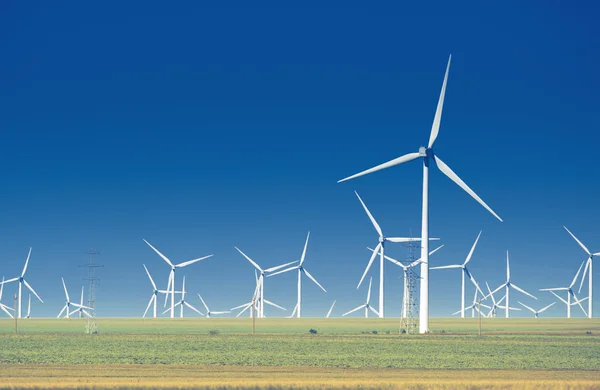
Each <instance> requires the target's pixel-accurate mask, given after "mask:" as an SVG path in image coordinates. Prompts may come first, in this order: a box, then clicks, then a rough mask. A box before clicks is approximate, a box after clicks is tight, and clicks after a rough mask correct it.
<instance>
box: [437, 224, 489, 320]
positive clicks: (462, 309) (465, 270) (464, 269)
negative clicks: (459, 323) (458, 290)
mask: <svg viewBox="0 0 600 390" xmlns="http://www.w3.org/2000/svg"><path fill="white" fill-rule="evenodd" d="M479 237H481V232H479V234H478V235H477V238H476V239H475V242H474V243H473V246H472V247H471V250H470V251H469V254H468V255H467V258H466V259H465V262H464V263H462V264H455V265H444V266H441V267H431V268H430V269H448V268H460V269H462V272H461V276H462V295H461V297H460V298H461V299H460V318H465V276H466V277H468V278H469V279H470V280H471V283H473V285H474V286H475V289H476V290H479V292H480V293H481V295H482V296H485V294H484V293H483V291H481V289H480V288H479V285H478V284H477V282H476V281H475V278H473V275H471V273H470V272H469V270H468V268H467V263H468V262H469V261H470V260H471V257H472V256H473V252H474V251H475V247H476V246H477V242H478V241H479Z"/></svg>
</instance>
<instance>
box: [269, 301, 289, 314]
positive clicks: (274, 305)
mask: <svg viewBox="0 0 600 390" xmlns="http://www.w3.org/2000/svg"><path fill="white" fill-rule="evenodd" d="M264 301H265V303H266V304H267V305H271V306H273V307H276V308H278V309H281V310H285V311H287V309H286V308H284V307H281V306H279V305H276V304H274V303H273V302H271V301H267V300H266V299H265V300H264Z"/></svg>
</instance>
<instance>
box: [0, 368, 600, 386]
mask: <svg viewBox="0 0 600 390" xmlns="http://www.w3.org/2000/svg"><path fill="white" fill-rule="evenodd" d="M599 383H600V373H599V372H598V371H547V370H539V371H530V370H523V371H506V370H470V371H451V370H389V369H360V370H357V369H341V368H319V367H317V368H315V367H277V368H272V367H230V366H219V367H214V366H209V367H206V366H160V365H159V366H149V365H135V366H132V365H91V366H87V365H75V366H73V365H58V366H57V365H48V366H31V365H0V386H2V387H4V388H114V387H120V388H232V389H235V388H265V389H283V388H316V389H321V388H327V389H330V388H357V387H361V388H409V389H429V388H431V389H510V388H515V389H531V390H533V389H540V390H541V389H549V388H553V389H595V388H598V384H599Z"/></svg>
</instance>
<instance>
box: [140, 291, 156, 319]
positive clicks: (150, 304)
mask: <svg viewBox="0 0 600 390" xmlns="http://www.w3.org/2000/svg"><path fill="white" fill-rule="evenodd" d="M155 299H156V295H154V294H152V297H151V298H150V302H148V306H146V311H145V312H144V315H143V316H142V318H146V314H147V313H148V310H150V306H152V301H154V300H155Z"/></svg>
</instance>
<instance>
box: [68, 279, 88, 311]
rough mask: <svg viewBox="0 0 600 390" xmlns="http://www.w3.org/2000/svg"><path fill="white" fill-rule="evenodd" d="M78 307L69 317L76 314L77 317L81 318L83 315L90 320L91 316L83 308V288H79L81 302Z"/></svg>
mask: <svg viewBox="0 0 600 390" xmlns="http://www.w3.org/2000/svg"><path fill="white" fill-rule="evenodd" d="M79 302H80V303H79V307H78V308H77V309H75V310H73V311H72V312H71V314H70V315H73V314H77V317H79V318H81V317H82V316H83V315H85V316H87V317H88V318H92V315H91V314H90V313H88V311H87V310H85V309H84V308H83V286H81V300H80V301H79Z"/></svg>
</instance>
